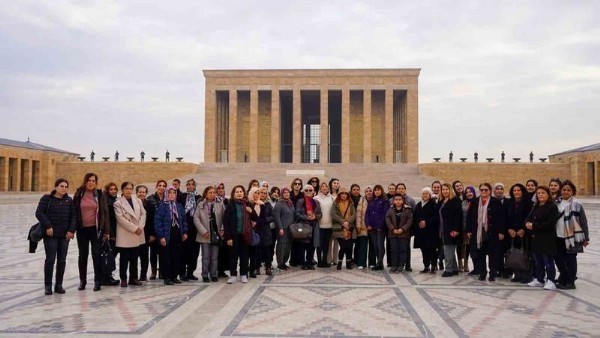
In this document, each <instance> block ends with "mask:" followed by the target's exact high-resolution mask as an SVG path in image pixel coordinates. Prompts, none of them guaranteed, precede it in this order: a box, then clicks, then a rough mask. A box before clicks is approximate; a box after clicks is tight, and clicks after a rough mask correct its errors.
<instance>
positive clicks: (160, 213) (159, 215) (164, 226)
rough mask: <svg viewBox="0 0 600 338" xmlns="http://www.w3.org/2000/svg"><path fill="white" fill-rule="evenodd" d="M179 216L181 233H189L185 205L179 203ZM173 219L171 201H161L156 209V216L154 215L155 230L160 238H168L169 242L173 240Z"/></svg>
mask: <svg viewBox="0 0 600 338" xmlns="http://www.w3.org/2000/svg"><path fill="white" fill-rule="evenodd" d="M177 218H178V220H179V230H180V231H181V235H182V236H183V235H184V234H187V231H188V225H187V221H186V219H185V210H184V209H183V206H182V205H181V204H179V203H177ZM172 222H173V219H172V217H171V209H170V206H169V203H165V202H163V203H161V204H160V205H159V206H158V210H156V216H154V231H155V232H156V237H157V239H158V240H160V239H161V238H164V239H166V240H167V244H168V243H169V241H170V240H171V225H172Z"/></svg>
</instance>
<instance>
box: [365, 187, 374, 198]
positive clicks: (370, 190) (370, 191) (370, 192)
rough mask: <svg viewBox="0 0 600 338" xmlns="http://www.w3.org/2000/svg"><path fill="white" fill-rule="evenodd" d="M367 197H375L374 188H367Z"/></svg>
mask: <svg viewBox="0 0 600 338" xmlns="http://www.w3.org/2000/svg"><path fill="white" fill-rule="evenodd" d="M365 197H366V198H371V197H373V189H371V188H367V189H365Z"/></svg>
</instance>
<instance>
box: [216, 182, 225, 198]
mask: <svg viewBox="0 0 600 338" xmlns="http://www.w3.org/2000/svg"><path fill="white" fill-rule="evenodd" d="M217 194H218V195H219V196H225V186H224V185H222V184H219V186H218V187H217Z"/></svg>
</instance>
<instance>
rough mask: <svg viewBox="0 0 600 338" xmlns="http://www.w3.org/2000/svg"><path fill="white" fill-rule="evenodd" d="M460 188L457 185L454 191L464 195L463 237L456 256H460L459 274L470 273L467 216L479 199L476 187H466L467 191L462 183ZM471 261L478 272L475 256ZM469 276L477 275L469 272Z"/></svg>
mask: <svg viewBox="0 0 600 338" xmlns="http://www.w3.org/2000/svg"><path fill="white" fill-rule="evenodd" d="M457 182H458V181H457ZM459 183H460V182H459ZM458 187H460V188H459V189H457V185H456V184H455V185H454V191H462V194H463V195H464V197H463V199H462V211H463V227H462V236H461V238H460V239H459V242H458V247H457V251H456V254H457V255H458V271H459V272H461V271H464V272H469V250H470V245H469V237H468V234H467V233H468V231H467V214H468V213H469V210H470V209H471V207H472V206H473V202H474V201H475V198H476V197H477V192H476V191H475V187H473V186H471V185H470V186H468V187H466V188H465V189H463V188H462V183H460V185H459V186H458ZM471 259H472V260H473V269H474V270H476V269H475V260H474V259H475V258H474V256H471ZM469 274H470V275H471V276H474V275H475V273H474V272H473V273H471V272H469Z"/></svg>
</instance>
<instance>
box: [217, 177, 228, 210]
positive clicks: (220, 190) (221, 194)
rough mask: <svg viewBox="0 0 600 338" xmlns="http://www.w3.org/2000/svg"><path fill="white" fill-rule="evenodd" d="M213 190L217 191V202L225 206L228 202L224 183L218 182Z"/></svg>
mask: <svg viewBox="0 0 600 338" xmlns="http://www.w3.org/2000/svg"><path fill="white" fill-rule="evenodd" d="M215 189H217V201H219V202H221V203H223V205H224V206H227V203H229V200H228V199H227V196H225V183H223V182H219V183H217V184H215Z"/></svg>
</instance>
